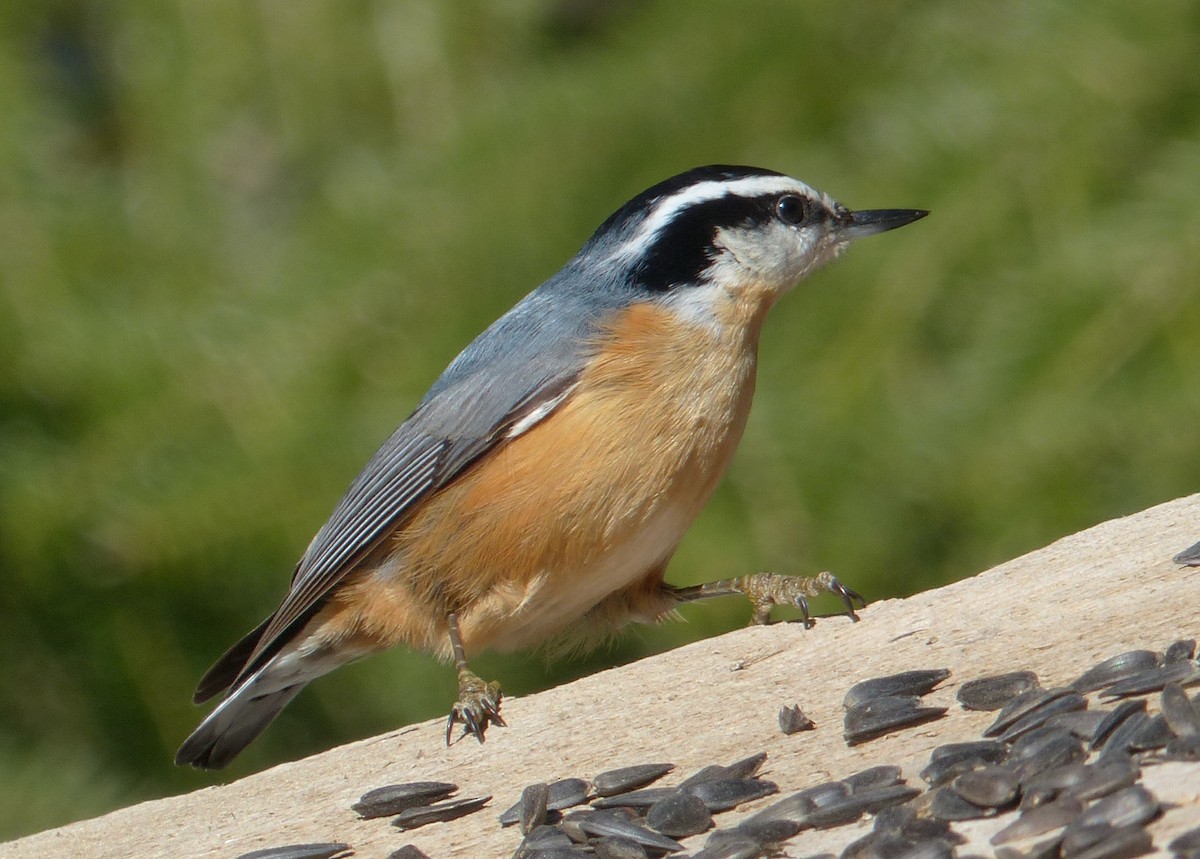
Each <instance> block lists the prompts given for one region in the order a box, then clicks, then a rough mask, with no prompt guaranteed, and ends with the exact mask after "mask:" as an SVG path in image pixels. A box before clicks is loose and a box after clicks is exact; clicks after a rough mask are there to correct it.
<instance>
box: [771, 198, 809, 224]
mask: <svg viewBox="0 0 1200 859" xmlns="http://www.w3.org/2000/svg"><path fill="white" fill-rule="evenodd" d="M775 215H776V217H778V218H779V220H781V221H783V222H784V223H785V224H792V225H795V224H800V223H803V222H804V219H805V218H806V217H808V201H807V200H805V199H804V198H803V197H801V196H800V195H799V194H784V195H783V196H782V197H780V198H779V199H778V200H776V201H775Z"/></svg>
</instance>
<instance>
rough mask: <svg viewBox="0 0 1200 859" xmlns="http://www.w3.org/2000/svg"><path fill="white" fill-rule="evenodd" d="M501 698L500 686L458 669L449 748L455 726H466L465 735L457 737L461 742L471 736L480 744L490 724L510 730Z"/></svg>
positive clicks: (448, 730) (448, 726)
mask: <svg viewBox="0 0 1200 859" xmlns="http://www.w3.org/2000/svg"><path fill="white" fill-rule="evenodd" d="M502 697H503V695H502V694H501V691H500V684H499V683H497V682H495V681H492V682H491V683H487V682H485V681H484V680H482V679H481V678H480V677H479V676H478V675H477V674H475V673H474V672H473V671H470V670H468V669H466V668H461V669H459V672H458V700H457V701H455V702H454V706H453V707H451V708H450V715H449V717H448V718H447V719H446V745H447V746H448V745H450V743H451V740H452V737H453V734H454V725H455V723H458V722H461V723H462V726H463V731H462V733H461V734H459V737H458V738H459V739H460V740H461V739H462V738H463V737H465V736H467V735H468V734H470V735H471V736H473V737H475V739H477V740H479V742H481V743H482V742H483V741H484V734H485V732H486V731H487V728H488V725H489V724H490V725H499V726H500V727H501V728H504V727H507V726H506V725H505V722H504V719H503V718H502V717H501V716H500V699H501V698H502Z"/></svg>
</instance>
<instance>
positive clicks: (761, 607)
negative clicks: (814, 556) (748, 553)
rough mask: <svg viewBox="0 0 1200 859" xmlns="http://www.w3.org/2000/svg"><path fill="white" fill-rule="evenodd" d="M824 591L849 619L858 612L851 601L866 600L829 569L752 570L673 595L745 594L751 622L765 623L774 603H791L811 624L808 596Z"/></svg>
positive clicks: (688, 599) (680, 597) (863, 602)
mask: <svg viewBox="0 0 1200 859" xmlns="http://www.w3.org/2000/svg"><path fill="white" fill-rule="evenodd" d="M825 593H829V594H835V595H836V596H838V597H840V598H841V600H842V602H843V603H844V604H845V606H846V614H848V615H849V616H850V618H851V620H855V621H857V620H858V615H857V614H855V613H854V603H855V602H856V601H857V602H858V603H859V606H860V607H863V606H866V604H867V601H866V600H865V599H863V598H862V596H861V595H860V594H858V593H857V592H855V591H852V590H850V588H848V587H846V586H845V585H843V584H842V583H841V582H839V581H838V580H837V578H836V577H835V576H834V575H833V573H831V572H829V571H825V572H823V573H817V574H816V575H815V576H780V575H776V574H775V573H753V574H751V575H748V576H739V577H738V578H736V579H722V580H721V581H719V582H708V583H707V584H703V585H693V586H692V587H688V588H676V589H675V596H676V598H677V599H678V600H679V601H680V602H694V601H696V600H702V599H708V598H709V597H721V596H727V595H729V594H745V595H746V597H747V598H748V599H749V600H750V605H751V607H752V608H753V609H754V623H767V622H768V621H769V620H770V619H771V609H772V608H773V607H774V606H777V605H790V606H795V607H796V608H798V609H800V614H801V618H802V620H803V622H804V626H805V627H810V626H812V625H813V620H812V616H811V615H810V614H809V612H808V598H809V597H815V596H817V595H819V594H825Z"/></svg>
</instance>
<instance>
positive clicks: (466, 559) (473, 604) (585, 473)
mask: <svg viewBox="0 0 1200 859" xmlns="http://www.w3.org/2000/svg"><path fill="white" fill-rule="evenodd" d="M729 337H731V335H730V334H729V333H727V332H726V333H720V332H718V331H716V330H715V329H714V328H712V327H709V326H704V325H691V324H683V323H681V322H680V321H679V319H678V316H676V315H674V314H670V313H668V312H665V311H663V310H661V309H658V308H655V307H653V306H651V305H637V306H635V307H633V308H631V309H630V310H627V311H625V312H623V313H622V314H621V315H620V316H619V317H618V318H617V319H616V320H615V321H614V323H613V325H612V326H611V327H610V329H609V334H608V336H606V337H605V338H604V339H603V340H602V341H601V342H600V344H599V348H598V351H597V353H596V356H595V357H594V358H593V359H592V360H591V361H590V362H589V364H588V366H587V368H586V369H585V371H584V373H583V375H582V376H581V378H580V381H579V384H578V386H577V388H576V389H575V392H574V393H573V394H572V395H571V396H570V397H569V399H568V400H567V401H566V402H565V403H564V404H563V405H562V406H560V407H559V408H558V410H557V411H555V412H554V413H553V414H551V415H550V416H549V417H547V418H546V419H545V420H543V421H542V422H541V423H539V424H537V425H535V426H533V427H532V428H531V429H529V430H528V431H526V432H525V433H524V434H522V435H520V436H518V437H517V438H515V439H512V440H511V441H508V442H504V443H502V444H501V445H500V446H499V447H498V448H497V449H495V450H494V451H492V452H490V453H489V454H487V455H486V456H485V457H484V458H483V459H482V460H481V461H480V462H478V463H476V464H475V465H474V466H472V467H471V468H470V469H469V470H468V471H467V472H465V473H464V474H463V475H462V476H461V477H459V478H458V479H457V480H455V481H454V482H453V483H451V484H450V485H449V486H448V487H446V488H445V489H442V490H440V491H439V492H438V493H437V494H436V495H434V496H432V497H431V498H430V499H429V500H428V501H426V502H425V503H424V504H422V505H421V507H420V508H419V509H418V511H417V512H416V513H415V514H414V515H413V516H412V517H411V518H410V519H409V520H408V521H407V522H406V523H405V525H404V526H403V527H402V528H401V529H400V530H399V531H398V532H397V534H396V536H395V538H394V550H393V552H392V553H391V554H390V555H389V556H388V558H387V559H386V560H385V561H384V562H383V563H382V564H380V565H379V566H376V567H374V568H372V569H369V570H361V571H357V572H356V573H355V574H354V575H353V576H352V577H351V578H350V579H349V580H348V581H347V582H346V583H345V584H344V585H343V586H342V587H340V588H339V589H338V590H337V592H336V593H335V594H334V595H333V598H332V600H331V603H330V604H329V605H328V606H327V607H326V609H324V610H323V611H322V612H321V614H320V615H318V617H317V618H316V619H315V620H316V623H314V624H313V626H312V627H310V629H312V628H314V627H316V631H317V638H318V639H320V640H324V641H331V640H338V641H340V642H344V643H347V644H351V645H354V644H357V645H358V646H359V647H360V648H361V649H363V650H374V649H378V648H381V647H388V646H391V645H393V644H397V643H406V644H408V645H410V646H415V647H418V648H421V649H425V650H430V651H433V652H436V653H440V654H443V655H448V653H449V642H448V639H447V635H446V613H447V612H450V611H453V612H455V613H456V614H457V615H458V618H459V623H460V628H461V631H462V637H463V644H464V645H465V647H466V649H467V652H468V653H478V652H479V651H480V650H482V649H484V648H487V647H496V648H499V649H513V648H519V647H526V646H529V645H533V644H536V643H539V642H541V641H544V640H546V639H548V638H552V637H554V636H557V635H560V634H562V633H564V632H566V631H568V630H575V629H576V628H582V627H584V626H591V627H595V626H596V625H597V623H598V624H599V625H602V626H611V625H615V624H619V623H621V622H623V621H625V620H628V619H630V617H631V616H635V617H639V618H641V617H646V616H650V617H653V616H657V615H659V614H661V613H663V612H665V611H667V610H669V608H670V605H671V603H670V600H669V598H668V597H667V596H666V595H665V594H664V593H663V591H662V588H661V581H662V571H663V568H664V567H665V566H666V562H667V561H668V560H669V558H670V557H671V555H672V554H673V552H674V551H675V548H676V546H677V545H678V543H679V540H680V539H681V538H682V536H683V534H684V532H685V531H686V530H687V528H688V527H689V526H690V525H691V523H692V522H693V521H694V520H695V518H696V516H697V515H698V514H699V512H700V510H701V508H702V507H703V505H704V503H705V502H706V501H707V500H708V497H709V495H710V494H711V493H712V491H713V489H714V488H715V486H716V484H717V482H718V481H719V480H720V477H721V475H722V473H723V472H724V470H725V467H726V466H727V465H728V463H729V460H730V458H731V456H732V455H733V451H734V448H735V447H736V445H737V442H738V441H739V440H740V438H741V434H742V430H743V429H744V427H745V421H746V417H747V414H748V412H749V407H750V400H751V397H752V395H753V388H754V369H755V346H756V343H755V342H754V340H756V337H750V338H747V337H742V338H741V340H740V341H735V342H727V338H729ZM347 639H351V641H347Z"/></svg>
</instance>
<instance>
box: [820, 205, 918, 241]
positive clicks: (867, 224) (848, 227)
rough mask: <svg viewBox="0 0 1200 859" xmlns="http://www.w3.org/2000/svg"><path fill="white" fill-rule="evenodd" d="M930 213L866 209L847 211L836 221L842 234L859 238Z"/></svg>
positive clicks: (885, 230) (916, 219) (915, 219)
mask: <svg viewBox="0 0 1200 859" xmlns="http://www.w3.org/2000/svg"><path fill="white" fill-rule="evenodd" d="M928 214H929V212H927V211H925V210H924V209H866V210H863V211H861V212H847V213H846V215H845V216H844V217H842V218H838V220H837V222H836V223H837V224H838V227H839V229H838V233H840V234H841V236H843V237H845V238H847V239H857V238H861V237H863V236H873V235H875V234H876V233H886V232H887V231H888V230H894V229H896V227H903V226H904V225H905V224H911V223H912V222H913V221H919V220H921V218H923V217H925V216H926V215H928Z"/></svg>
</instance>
